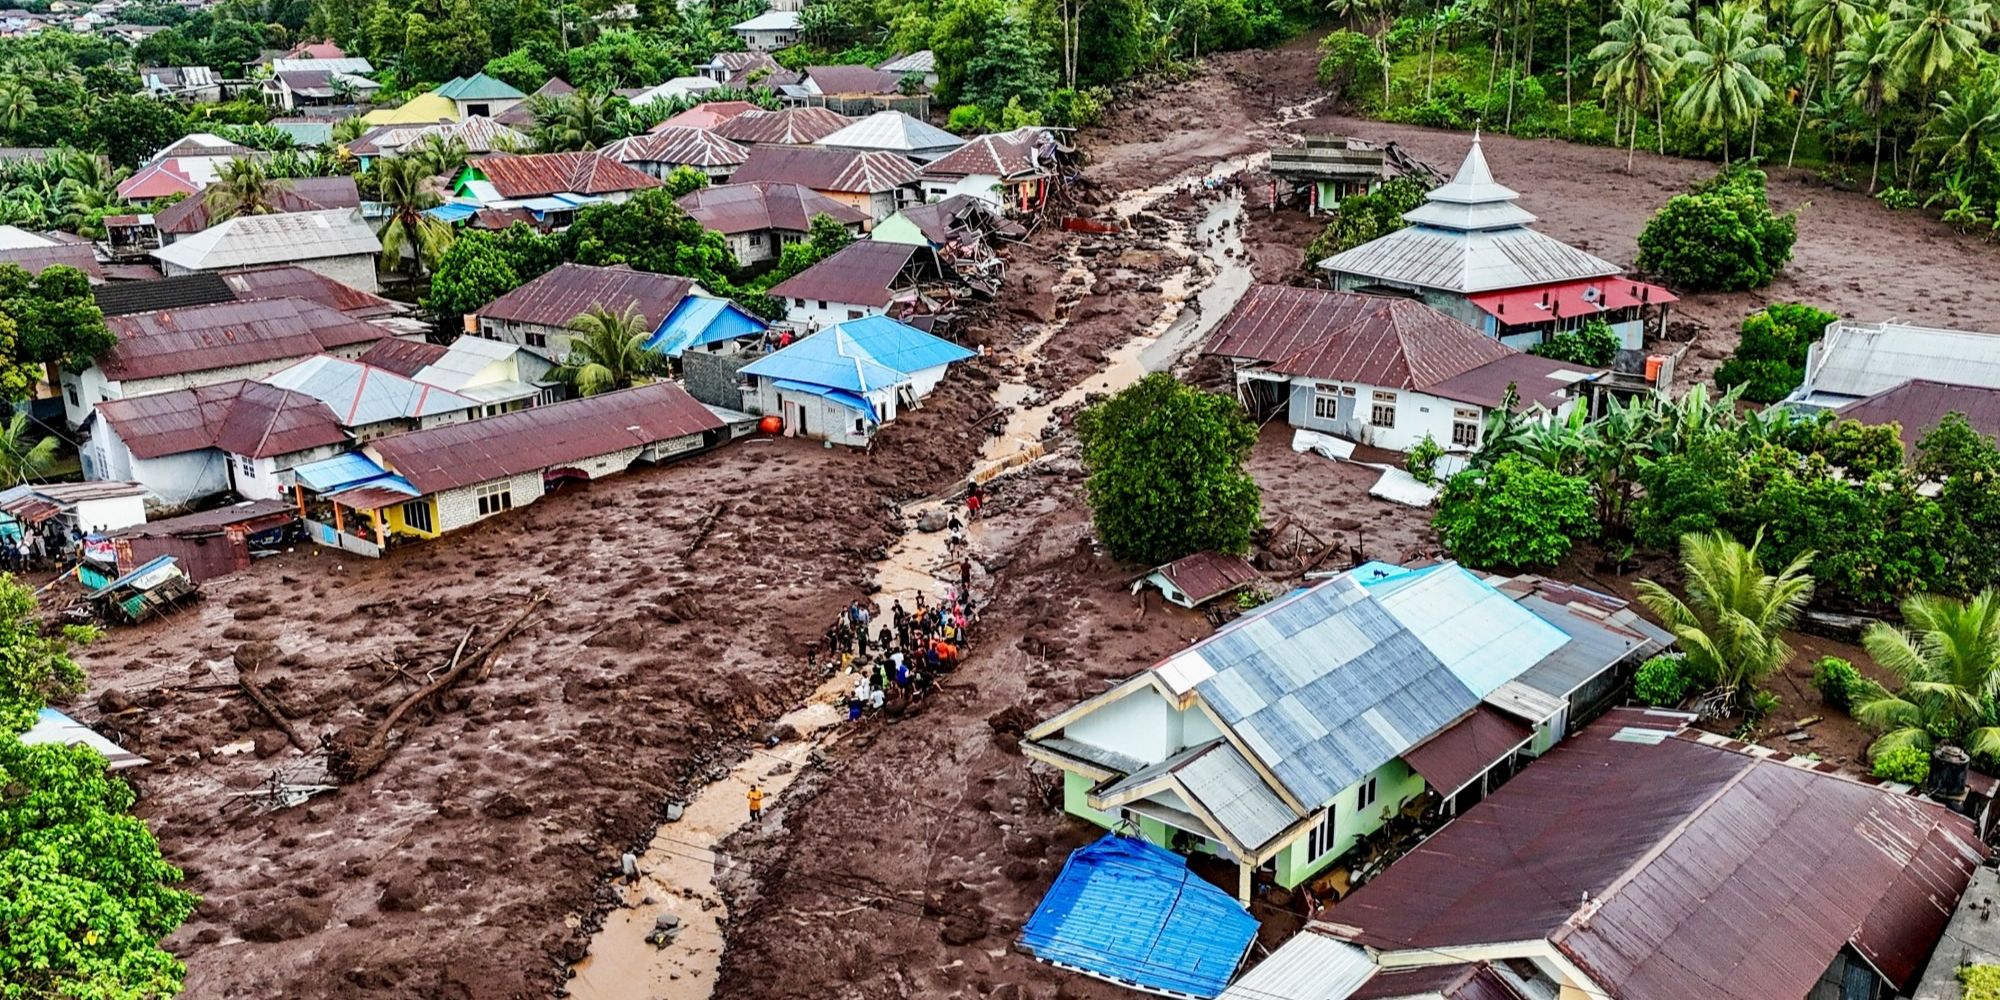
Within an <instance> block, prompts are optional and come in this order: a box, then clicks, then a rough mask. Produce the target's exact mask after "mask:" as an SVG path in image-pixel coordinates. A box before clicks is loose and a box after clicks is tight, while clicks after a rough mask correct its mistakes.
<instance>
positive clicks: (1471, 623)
mask: <svg viewBox="0 0 2000 1000" xmlns="http://www.w3.org/2000/svg"><path fill="white" fill-rule="evenodd" d="M1362 586H1364V587H1366V588H1367V590H1368V593H1369V596H1371V597H1373V598H1375V600H1376V601H1378V602H1380V603H1381V605H1382V608H1383V610H1385V611H1387V612H1388V613H1389V614H1390V616H1391V617H1393V618H1395V619H1396V620H1397V621H1399V622H1401V623H1402V624H1403V627H1404V628H1406V629H1409V630H1410V632H1411V633H1412V634H1414V635H1415V636H1416V637H1417V638H1418V639H1419V640H1420V641H1422V642H1423V644H1424V645H1425V646H1426V647H1428V648H1429V649H1430V651H1431V652H1432V653H1433V654H1435V655H1436V656H1437V658H1438V659H1439V660H1442V661H1444V664H1445V666H1447V667H1449V668H1450V669H1451V672H1452V673H1453V674H1456V675H1457V676H1458V679H1459V680H1461V681H1463V682H1464V683H1465V686H1466V687H1467V688H1469V689H1471V691H1472V693H1473V694H1474V695H1475V696H1477V697H1480V698H1484V697H1486V696H1487V695H1488V694H1489V693H1491V692H1492V691H1493V689H1495V688H1497V687H1499V686H1500V685H1502V684H1505V683H1507V682H1508V681H1511V680H1513V679H1514V678H1516V677H1519V676H1521V674H1522V673H1523V672H1525V671H1526V670H1527V669H1528V668H1530V667H1532V666H1534V665H1535V664H1536V663H1538V662H1540V661H1541V659H1542V658H1543V657H1545V656H1547V655H1549V654H1550V653H1553V652H1555V651H1556V650H1557V649H1558V648H1560V647H1561V646H1562V645H1563V644H1564V643H1567V642H1568V641H1569V636H1567V635H1565V634H1564V633H1563V631H1562V630H1561V629H1558V628H1556V627H1555V626H1554V625H1551V624H1549V623H1548V622H1546V621H1543V620H1542V619H1540V618H1538V617H1536V616H1535V614H1534V612H1532V611H1529V610H1528V609H1526V608H1523V607H1521V606H1520V605H1519V604H1517V603H1515V601H1514V600H1513V599H1512V598H1510V597H1508V596H1507V595H1506V594H1503V593H1501V592H1500V591H1498V590H1496V589H1494V588H1493V586H1492V585H1490V584H1488V583H1487V582H1486V581H1484V580H1481V579H1480V578H1479V577H1477V576H1474V575H1473V574H1472V573H1470V572H1467V571H1466V569H1465V567H1463V566H1460V565H1459V564H1457V563H1455V562H1448V563H1442V564H1439V565H1437V566H1431V567H1426V568H1424V569H1421V570H1417V571H1415V572H1411V573H1405V574H1403V575H1401V576H1393V577H1389V578H1388V579H1386V580H1380V581H1374V582H1363V584H1362Z"/></svg>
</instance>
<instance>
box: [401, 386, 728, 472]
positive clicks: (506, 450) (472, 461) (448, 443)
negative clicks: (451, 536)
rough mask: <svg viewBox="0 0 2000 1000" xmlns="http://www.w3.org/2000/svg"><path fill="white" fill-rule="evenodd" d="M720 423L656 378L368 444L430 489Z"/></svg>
mask: <svg viewBox="0 0 2000 1000" xmlns="http://www.w3.org/2000/svg"><path fill="white" fill-rule="evenodd" d="M722 426H723V424H722V421H720V420H718V419H716V417H715V415H714V414H712V413H710V412H708V410H707V409H706V408H704V407H703V406H702V405H701V404H700V403H697V402H695V400H694V397H692V396H689V395H688V394H687V392H686V391H685V390H683V389H682V388H681V387H680V386H678V385H674V384H673V383H671V382H656V383H654V384H651V385H643V386H637V387H634V388H631V389H620V390H618V391H616V392H607V393H604V394H602V395H597V396H586V397H584V398H582V399H572V400H568V401H566V402H561V403H550V404H548V405H546V406H536V407H531V408H529V409H526V410H517V411H515V412H513V413H507V414H502V415H500V416H497V417H489V418H487V419H485V420H475V421H472V422H471V423H465V424H453V425H449V426H445V427H434V428H431V429H430V430H422V431H414V432H411V433H409V434H399V435H396V436H394V437H386V438H380V439H377V440H375V441H371V442H369V444H368V447H369V449H371V450H372V451H373V452H374V453H375V454H376V455H378V456H379V457H380V459H381V463H382V464H383V465H384V466H385V467H387V468H389V469H390V470H392V471H394V472H395V473H396V474H397V475H400V476H402V477H403V478H405V479H407V480H409V481H410V482H411V483H412V484H413V485H414V486H416V488H417V489H418V490H420V491H422V492H423V493H425V494H430V493H437V492H440V491H442V490H448V489H453V488H455V487H459V486H471V485H474V484H476V483H485V482H491V481H493V480H495V479H503V478H506V477H508V476H515V475H520V474H522V473H526V472H534V471H537V470H541V469H549V468H554V467H557V466H561V465H565V464H567V463H570V462H577V461H582V460H583V459H586V458H595V457H597V456H599V455H609V454H612V453H613V452H617V451H621V450H623V449H626V448H641V447H644V446H646V445H649V444H657V443H659V442H662V441H670V440H673V439H674V438H678V437H685V436H686V435H689V434H699V433H702V432H705V431H711V430H717V429H720V428H721V427H722Z"/></svg>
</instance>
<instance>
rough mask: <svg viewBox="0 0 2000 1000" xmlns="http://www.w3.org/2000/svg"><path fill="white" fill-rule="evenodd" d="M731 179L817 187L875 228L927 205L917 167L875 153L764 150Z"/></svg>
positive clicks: (785, 148) (753, 154)
mask: <svg viewBox="0 0 2000 1000" xmlns="http://www.w3.org/2000/svg"><path fill="white" fill-rule="evenodd" d="M730 179H731V180H733V181H736V182H738V183H756V182H759V181H774V182H777V183H782V184H797V185H799V186H800V187H807V188H811V189H813V190H814V191H817V192H819V193H820V194H823V195H825V196H827V197H828V198H831V199H833V200H834V201H837V202H840V203H842V204H845V205H851V206H853V207H854V208H856V209H858V210H860V211H862V212H866V213H867V214H868V225H869V227H873V226H874V224H875V223H877V222H880V221H881V220H883V219H886V218H888V217H889V216H891V215H894V214H896V210H897V209H899V208H901V207H903V206H904V205H907V204H912V203H915V202H918V201H921V200H922V195H921V193H920V191H919V188H918V184H917V166H916V164H914V163H912V162H910V161H909V160H908V159H907V158H905V157H901V156H897V155H896V154H894V153H885V152H880V151H874V150H858V149H829V148H821V147H811V146H758V147H756V148H754V149H752V150H751V151H750V156H749V158H748V159H746V160H744V161H743V165H742V166H740V167H738V168H736V172H735V173H734V174H733V175H731V177H730Z"/></svg>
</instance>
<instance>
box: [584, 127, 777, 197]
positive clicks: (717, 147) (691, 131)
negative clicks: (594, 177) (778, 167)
mask: <svg viewBox="0 0 2000 1000" xmlns="http://www.w3.org/2000/svg"><path fill="white" fill-rule="evenodd" d="M604 155H606V156H609V157H611V158H612V159H614V160H617V161H618V162H620V163H623V164H625V165H626V166H628V167H635V168H637V169H638V170H640V171H641V172H643V173H645V174H647V175H649V176H652V177H660V178H665V177H666V176H667V175H668V174H670V173H673V172H674V170H675V169H676V168H678V167H688V168H691V169H694V170H698V171H700V172H701V174H702V176H704V177H707V178H708V179H709V183H711V184H727V183H728V182H729V175H730V174H733V173H735V172H736V168H737V167H740V166H742V165H743V161H744V160H747V159H749V158H750V150H748V149H746V148H745V147H743V146H739V145H737V144H736V143H733V142H730V141H729V140H728V139H724V138H723V137H721V136H719V135H716V134H715V133H713V132H710V131H708V130H706V129H699V128H685V127H682V128H656V129H654V130H652V131H651V132H647V133H645V134H643V135H635V136H630V137H628V138H624V139H620V140H618V141H617V142H614V143H612V144H611V145H609V146H606V147H604Z"/></svg>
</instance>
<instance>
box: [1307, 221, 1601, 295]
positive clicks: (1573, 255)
mask: <svg viewBox="0 0 2000 1000" xmlns="http://www.w3.org/2000/svg"><path fill="white" fill-rule="evenodd" d="M1319 266H1320V267H1321V268H1322V269H1324V270H1327V271H1331V272H1333V273H1334V274H1352V275H1358V276H1360V277H1363V278H1368V279H1371V280H1375V281H1386V282H1391V283H1395V284H1402V285H1409V286H1414V287H1417V288H1435V289H1439V290H1442V291H1449V292H1458V293H1460V294H1469V293H1472V292H1484V291H1490V290H1493V289H1500V288H1519V287H1521V286H1522V285H1545V284H1549V283H1551V282H1557V281H1572V280H1577V279H1582V278H1599V277H1605V276H1609V275H1614V274H1617V273H1619V268H1618V265H1616V264H1613V263H1611V262H1609V261H1606V260H1602V259H1599V258H1597V257H1593V256H1591V255H1590V254H1587V253H1584V252H1583V251H1581V250H1578V249H1576V248H1575V247H1572V246H1570V245H1569V244H1567V243H1564V242H1562V241H1561V240H1558V239H1555V238H1554V237H1550V236H1544V235H1542V234H1541V233H1538V232H1536V231H1534V230H1532V229H1526V228H1516V229H1498V230H1480V231H1477V232H1470V233H1467V232H1458V231H1455V230H1447V229H1437V228H1433V227H1430V226H1407V227H1404V228H1402V229H1398V230H1396V231H1395V232H1393V233H1389V234H1387V235H1384V236H1380V237H1377V238H1376V239H1375V240H1373V241H1371V242H1368V243H1364V244H1362V245H1360V246H1358V247H1355V248H1353V249H1351V250H1343V251H1341V252H1340V253H1337V254H1334V255H1333V256H1331V257H1328V258H1327V259H1325V260H1323V261H1320V262H1319Z"/></svg>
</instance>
